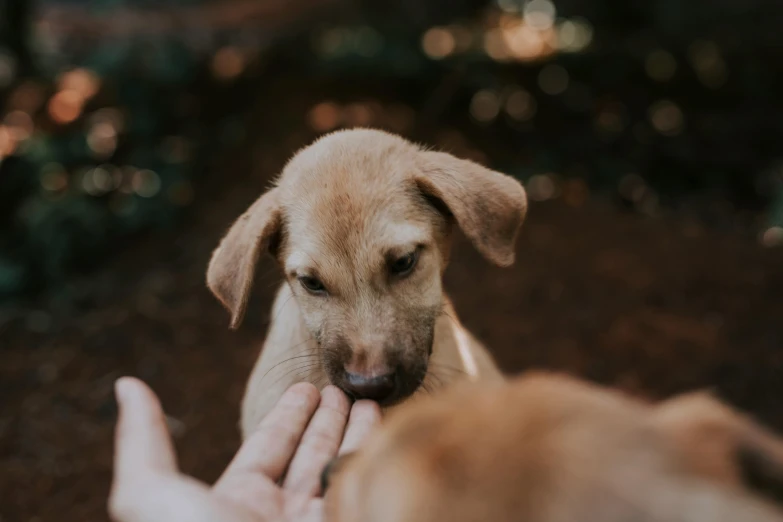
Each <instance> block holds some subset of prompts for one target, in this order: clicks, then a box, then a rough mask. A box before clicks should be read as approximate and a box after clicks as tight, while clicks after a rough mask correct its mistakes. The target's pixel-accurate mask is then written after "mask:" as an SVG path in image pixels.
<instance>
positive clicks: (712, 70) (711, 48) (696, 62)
mask: <svg viewBox="0 0 783 522" xmlns="http://www.w3.org/2000/svg"><path fill="white" fill-rule="evenodd" d="M688 58H689V59H690V62H691V65H692V66H693V69H694V71H696V75H697V76H698V77H699V80H700V81H701V82H702V83H703V84H704V85H705V86H706V87H709V88H711V89H717V88H719V87H721V86H723V84H724V83H725V82H726V77H727V75H728V70H727V68H726V63H725V62H724V61H723V57H722V56H721V52H720V49H719V48H718V45H717V44H716V43H715V42H710V41H702V40H699V41H696V42H694V43H693V44H691V46H690V47H689V49H688Z"/></svg>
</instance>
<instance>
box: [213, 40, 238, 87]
mask: <svg viewBox="0 0 783 522" xmlns="http://www.w3.org/2000/svg"><path fill="white" fill-rule="evenodd" d="M245 65H246V58H245V54H244V53H243V52H242V51H241V50H240V49H238V48H237V47H233V46H226V47H223V48H222V49H219V50H218V51H217V52H216V53H215V55H214V56H213V57H212V73H213V74H214V75H215V77H216V78H218V79H219V80H223V81H230V80H234V79H236V78H237V77H238V76H239V75H241V74H242V72H243V71H244V70H245Z"/></svg>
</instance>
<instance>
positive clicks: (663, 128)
mask: <svg viewBox="0 0 783 522" xmlns="http://www.w3.org/2000/svg"><path fill="white" fill-rule="evenodd" d="M649 117H650V123H652V126H653V128H655V130H657V131H658V132H659V133H661V134H663V135H664V136H676V135H678V134H680V133H681V132H682V130H683V127H684V126H685V117H684V116H683V114H682V110H681V109H680V108H679V107H678V106H677V105H676V104H675V103H674V102H672V101H670V100H662V101H659V102H658V103H656V104H655V105H653V106H652V107H650V110H649Z"/></svg>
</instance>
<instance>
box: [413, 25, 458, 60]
mask: <svg viewBox="0 0 783 522" xmlns="http://www.w3.org/2000/svg"><path fill="white" fill-rule="evenodd" d="M421 47H422V49H423V50H424V53H425V54H426V55H427V56H429V57H430V58H433V59H436V60H438V59H441V58H445V57H447V56H449V55H450V54H452V53H453V52H454V50H455V49H456V47H457V41H456V39H455V38H454V35H453V34H452V33H451V31H450V30H449V29H447V28H445V27H433V28H431V29H429V30H428V31H427V32H426V33H424V36H422V38H421Z"/></svg>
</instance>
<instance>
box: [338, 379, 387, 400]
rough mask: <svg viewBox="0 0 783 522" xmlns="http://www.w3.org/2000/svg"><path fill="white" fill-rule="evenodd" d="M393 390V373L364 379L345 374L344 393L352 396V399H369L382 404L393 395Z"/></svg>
mask: <svg viewBox="0 0 783 522" xmlns="http://www.w3.org/2000/svg"><path fill="white" fill-rule="evenodd" d="M395 388H396V383H395V378H394V373H387V374H386V375H377V376H375V377H366V376H364V375H360V374H356V373H350V372H345V391H346V392H348V393H349V394H351V395H353V397H354V399H370V400H373V401H376V402H379V403H382V402H383V401H385V400H386V399H388V398H389V397H390V396H391V395H392V394H393V393H394V390H395Z"/></svg>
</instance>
